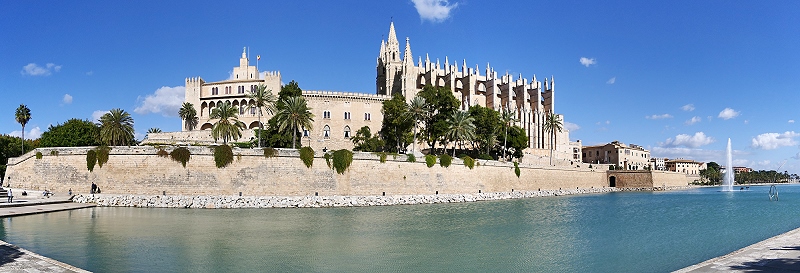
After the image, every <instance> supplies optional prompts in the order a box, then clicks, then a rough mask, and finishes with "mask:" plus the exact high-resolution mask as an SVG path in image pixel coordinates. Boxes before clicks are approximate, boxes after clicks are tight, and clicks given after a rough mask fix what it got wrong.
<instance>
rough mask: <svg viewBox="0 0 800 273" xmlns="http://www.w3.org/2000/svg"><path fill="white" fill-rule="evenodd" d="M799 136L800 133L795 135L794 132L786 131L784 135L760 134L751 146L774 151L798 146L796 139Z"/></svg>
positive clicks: (752, 141)
mask: <svg viewBox="0 0 800 273" xmlns="http://www.w3.org/2000/svg"><path fill="white" fill-rule="evenodd" d="M798 136H800V133H795V132H794V131H786V132H784V133H782V134H779V133H765V134H760V135H757V136H756V137H754V138H753V139H752V140H751V141H750V146H751V147H753V148H756V149H762V150H774V149H777V148H779V147H786V146H795V145H797V141H795V138H796V137H798Z"/></svg>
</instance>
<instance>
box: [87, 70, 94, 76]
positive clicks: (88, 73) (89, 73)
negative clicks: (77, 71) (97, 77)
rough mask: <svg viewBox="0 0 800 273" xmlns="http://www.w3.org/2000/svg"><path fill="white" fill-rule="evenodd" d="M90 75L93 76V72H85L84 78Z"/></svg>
mask: <svg viewBox="0 0 800 273" xmlns="http://www.w3.org/2000/svg"><path fill="white" fill-rule="evenodd" d="M91 75H94V71H89V72H86V76H91Z"/></svg>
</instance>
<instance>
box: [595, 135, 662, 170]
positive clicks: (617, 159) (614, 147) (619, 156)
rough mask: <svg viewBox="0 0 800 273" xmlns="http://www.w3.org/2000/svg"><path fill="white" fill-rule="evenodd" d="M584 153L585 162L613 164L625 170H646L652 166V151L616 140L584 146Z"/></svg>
mask: <svg viewBox="0 0 800 273" xmlns="http://www.w3.org/2000/svg"><path fill="white" fill-rule="evenodd" d="M582 155H583V162H584V163H595V164H613V165H615V166H617V167H618V168H622V169H623V170H645V169H646V167H648V166H650V151H648V150H645V149H644V148H643V147H642V146H639V145H636V144H631V145H630V146H628V145H625V143H622V142H619V141H616V140H615V141H613V142H611V143H608V144H604V145H596V146H584V147H583V154H582Z"/></svg>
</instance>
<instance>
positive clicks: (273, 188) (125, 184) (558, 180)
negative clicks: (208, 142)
mask: <svg viewBox="0 0 800 273" xmlns="http://www.w3.org/2000/svg"><path fill="white" fill-rule="evenodd" d="M89 149H90V148H85V147H84V148H39V149H36V150H34V151H32V152H29V153H27V154H26V155H24V156H22V157H19V158H12V159H9V166H8V170H7V172H6V180H5V181H6V183H7V184H9V183H10V184H11V186H13V187H17V188H27V189H33V190H42V189H48V190H51V191H54V192H56V193H64V192H67V191H68V190H69V189H72V190H73V192H75V193H88V191H89V189H90V185H91V184H92V182H94V183H96V184H97V185H98V186H99V187H100V188H101V189H102V191H103V193H108V194H140V195H161V194H167V195H238V194H239V192H241V193H242V194H243V195H245V196H304V195H315V194H318V195H320V196H333V195H350V196H355V195H383V194H386V195H403V194H414V195H430V194H437V193H440V194H469V193H478V192H479V191H480V192H484V193H485V192H512V191H539V190H559V189H564V190H567V189H586V188H603V187H607V186H609V184H608V183H609V182H608V175H607V171H605V170H597V169H588V168H576V167H563V168H562V167H547V166H534V165H527V164H520V171H521V174H520V177H519V178H518V177H517V176H516V175H515V174H514V166H513V165H512V164H510V163H504V162H498V161H486V160H476V162H477V164H478V165H479V166H476V167H475V168H474V169H469V168H467V167H465V166H464V165H463V164H462V162H461V161H460V160H459V159H454V160H453V164H452V165H451V166H450V167H449V168H444V167H441V166H439V164H436V165H434V166H433V167H432V168H428V167H427V166H426V165H425V162H424V158H419V159H418V162H415V163H411V162H406V156H405V155H398V156H396V157H395V156H392V155H389V156H388V158H387V161H386V162H385V163H381V162H380V161H379V157H378V156H377V155H375V154H371V153H355V154H354V160H353V163H352V165H351V166H350V169H349V170H348V171H347V172H345V173H344V174H337V173H336V172H335V171H333V170H331V169H330V168H329V167H328V166H327V164H326V162H325V159H324V158H322V157H321V154H322V153H321V152H320V151H317V156H318V157H317V158H315V160H314V164H313V166H312V167H311V168H307V167H306V166H305V165H304V164H303V163H302V161H301V160H300V159H299V155H298V153H297V150H292V149H278V154H279V156H278V157H274V158H266V157H264V155H263V151H262V150H260V149H234V162H233V163H231V165H229V166H228V167H226V168H222V169H218V168H217V167H216V166H215V165H214V158H213V154H212V150H211V149H210V148H209V147H197V146H192V147H189V149H190V151H191V153H192V156H191V160H190V161H189V162H188V164H187V166H186V168H184V167H182V166H181V164H180V163H178V162H175V161H172V160H171V159H170V158H166V157H159V156H157V155H156V152H158V148H155V147H149V146H138V147H113V149H112V150H111V151H110V156H109V160H108V162H107V163H106V164H105V165H104V166H103V167H100V166H95V167H94V171H93V172H89V171H88V170H87V166H86V152H87V151H88V150H89ZM165 149H166V151H167V152H169V151H171V149H173V148H172V147H166V148H165ZM37 151H38V152H41V153H42V154H43V157H42V158H41V159H37V158H36V157H35V153H36V152H37ZM51 151H56V152H51ZM631 175H633V174H631ZM641 175H646V174H641ZM653 175H655V176H657V177H654V178H652V179H656V180H658V181H661V180H664V181H666V182H663V183H658V184H656V186H661V185H662V184H664V185H667V186H681V185H684V186H685V185H686V181H685V180H686V178H685V176H684V175H682V174H674V175H670V174H667V173H661V174H655V173H654V174H653ZM662 177H663V178H662ZM625 179H627V178H625ZM652 179H651V181H652ZM681 179H682V181H683V182H682V183H683V184H681V183H679V182H680V180H681ZM653 185H654V184H653V183H652V182H651V183H649V184H646V183H645V184H625V185H624V186H629V187H637V188H639V187H653ZM618 186H623V185H618Z"/></svg>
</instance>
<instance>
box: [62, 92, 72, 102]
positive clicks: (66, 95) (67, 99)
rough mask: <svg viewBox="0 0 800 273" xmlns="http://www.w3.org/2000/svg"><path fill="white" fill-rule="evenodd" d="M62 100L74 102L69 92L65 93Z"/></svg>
mask: <svg viewBox="0 0 800 273" xmlns="http://www.w3.org/2000/svg"><path fill="white" fill-rule="evenodd" d="M61 101H62V102H64V103H66V104H70V103H72V96H70V95H69V94H64V98H63V99H61Z"/></svg>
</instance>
